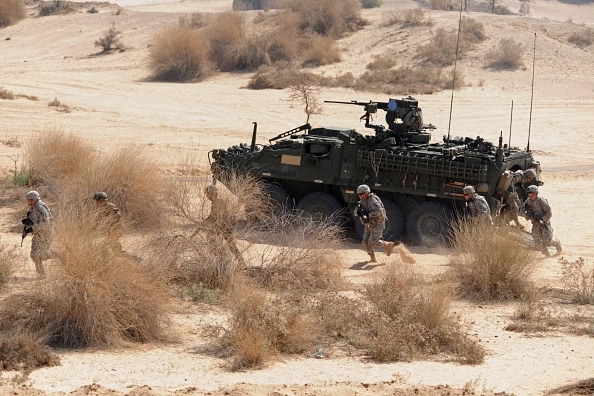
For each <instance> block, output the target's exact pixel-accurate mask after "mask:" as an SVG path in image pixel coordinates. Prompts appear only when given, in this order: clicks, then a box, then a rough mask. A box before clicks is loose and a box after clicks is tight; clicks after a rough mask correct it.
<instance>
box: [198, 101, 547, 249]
mask: <svg viewBox="0 0 594 396" xmlns="http://www.w3.org/2000/svg"><path fill="white" fill-rule="evenodd" d="M327 103H337V104H348V105H355V106H361V107H363V109H364V114H363V116H362V117H361V119H362V120H365V127H366V128H370V129H373V131H374V133H373V134H367V135H366V134H362V133H359V132H357V131H356V130H354V129H350V128H337V127H317V128H313V127H311V125H309V124H305V125H301V126H299V127H297V128H294V129H291V130H289V131H286V132H283V133H281V134H279V135H278V136H276V137H274V138H272V139H270V140H269V142H268V143H269V144H266V145H257V144H256V134H257V124H256V123H254V128H253V132H252V140H251V144H247V143H242V144H240V145H237V146H233V147H230V148H228V149H226V150H225V149H216V150H212V151H211V152H209V162H210V165H211V171H212V173H213V177H214V178H215V179H218V180H221V181H223V182H224V180H225V175H226V174H227V173H228V172H239V173H241V172H246V173H249V174H250V175H252V176H255V177H257V178H259V179H261V180H263V181H265V182H266V183H267V184H266V186H267V191H268V192H269V193H270V196H271V197H272V198H273V199H274V200H275V201H276V202H277V203H278V204H279V205H283V206H284V207H286V208H288V209H294V208H296V209H298V210H300V211H301V212H303V213H306V214H309V215H311V216H313V217H314V218H315V217H317V216H334V218H335V219H337V220H336V221H342V222H344V223H345V224H350V225H351V226H354V227H355V229H356V230H357V231H358V233H359V234H360V235H362V233H363V226H362V225H361V224H360V222H359V221H353V218H352V213H353V210H354V208H355V207H356V204H357V194H356V189H357V186H358V185H360V184H367V185H369V186H370V187H371V189H372V191H373V192H374V193H376V194H377V195H379V196H380V197H381V199H382V201H383V203H384V206H385V208H386V212H387V217H388V221H387V224H386V230H385V233H384V238H385V239H387V240H401V239H403V238H408V240H409V241H411V242H412V243H414V244H417V245H426V246H435V245H438V244H441V243H442V242H444V239H445V238H446V237H447V235H448V231H449V230H450V228H451V225H452V221H454V220H455V219H456V218H457V217H458V216H460V215H462V214H463V212H464V203H465V201H464V197H463V194H462V189H463V188H464V186H467V185H472V186H474V187H475V189H476V191H477V193H479V194H481V195H483V196H484V197H485V198H486V199H487V202H488V203H489V206H490V207H491V210H492V213H493V215H494V217H496V216H497V215H498V214H499V211H500V210H501V207H502V205H503V198H504V193H505V192H506V191H507V190H508V188H509V186H510V183H511V174H512V172H514V171H516V170H525V169H531V168H532V169H535V171H536V174H537V175H539V178H540V164H539V162H538V161H535V160H534V158H533V157H532V152H531V151H530V150H521V149H518V148H515V147H514V148H512V147H508V145H507V144H503V138H502V137H501V136H500V137H499V142H498V144H497V145H494V144H493V143H490V142H487V141H485V140H484V139H482V138H480V137H477V138H468V137H466V138H459V137H455V138H449V137H447V136H444V138H443V141H442V142H438V143H432V142H431V131H432V130H434V129H435V127H434V126H432V125H431V124H429V125H426V124H424V123H423V117H422V111H421V108H419V106H418V101H417V100H415V99H414V98H412V97H410V96H409V97H406V98H402V99H389V101H388V102H373V101H370V102H357V101H351V102H334V101H327ZM378 110H382V111H385V113H386V115H385V121H386V125H381V124H372V121H373V119H372V117H373V115H375V114H376V113H377V112H378ZM536 182H537V183H539V184H542V183H540V182H539V181H538V180H537V181H536Z"/></svg>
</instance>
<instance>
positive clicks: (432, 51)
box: [417, 28, 464, 67]
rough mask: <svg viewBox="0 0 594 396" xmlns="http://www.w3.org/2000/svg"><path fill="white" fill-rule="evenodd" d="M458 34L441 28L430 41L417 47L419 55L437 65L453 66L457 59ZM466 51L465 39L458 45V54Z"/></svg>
mask: <svg viewBox="0 0 594 396" xmlns="http://www.w3.org/2000/svg"><path fill="white" fill-rule="evenodd" d="M456 41H457V34H456V33H453V32H447V31H446V30H445V29H444V28H439V29H437V31H436V32H435V34H434V35H433V37H431V40H430V41H429V43H427V44H425V45H421V46H419V47H417V55H418V56H419V57H420V58H422V59H423V60H424V61H425V62H427V63H431V64H434V65H436V66H442V67H443V66H451V65H453V64H454V61H455V60H456ZM463 53H464V45H463V40H460V43H459V46H458V56H460V55H461V54H463Z"/></svg>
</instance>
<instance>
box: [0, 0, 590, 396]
mask: <svg viewBox="0 0 594 396" xmlns="http://www.w3.org/2000/svg"><path fill="white" fill-rule="evenodd" d="M97 4H98V5H97V8H98V10H99V11H100V12H99V13H98V14H89V13H86V9H87V8H88V7H81V9H80V10H79V11H78V12H76V13H73V14H68V15H56V16H48V17H44V18H38V17H35V14H36V13H35V11H34V10H31V15H30V16H29V17H28V18H26V19H25V20H23V21H21V22H19V23H18V24H16V25H14V26H9V27H6V28H3V29H0V70H1V73H0V86H3V87H5V88H6V89H8V90H10V91H12V92H13V93H15V94H22V95H34V96H37V97H38V99H39V100H38V101H32V100H28V99H26V98H17V99H15V100H0V120H1V122H0V140H1V141H2V143H4V144H2V145H0V171H1V172H2V174H3V175H6V176H7V175H9V173H10V170H11V169H13V168H14V166H15V161H17V162H18V161H21V160H22V158H23V152H22V148H23V146H24V145H25V144H26V142H27V141H28V140H29V139H30V138H33V137H34V136H37V135H40V134H44V133H47V132H48V131H52V130H61V131H63V132H66V133H74V134H79V135H80V136H82V137H84V138H85V139H86V140H88V141H89V142H92V144H93V145H94V146H95V147H96V148H97V150H101V151H109V150H112V149H114V148H116V147H119V146H122V145H134V146H136V147H140V148H142V150H143V151H145V152H146V153H147V154H148V156H149V157H151V158H155V159H156V160H157V161H158V162H159V164H160V166H161V168H162V169H163V171H164V172H167V173H169V174H175V168H176V164H179V163H180V162H184V161H187V160H192V161H194V162H196V163H198V164H200V165H203V166H207V165H208V159H207V152H208V151H209V150H211V149H213V148H227V147H228V146H230V145H233V144H238V143H241V142H246V143H247V142H249V141H250V139H251V130H252V122H254V121H256V122H258V131H259V135H258V140H259V142H261V143H265V142H266V141H267V139H269V138H271V137H273V136H275V135H277V134H278V133H280V132H283V131H285V130H288V129H291V128H293V127H295V126H297V125H300V124H302V123H304V121H305V115H304V114H303V112H302V109H299V108H290V107H289V105H288V103H287V102H286V99H287V96H288V94H287V92H286V91H276V90H263V91H253V90H248V89H245V86H246V85H247V82H248V80H249V77H250V75H248V74H225V73H220V74H217V75H215V76H213V77H211V78H209V79H208V80H206V81H203V82H200V83H191V84H177V83H155V82H149V81H147V76H148V74H149V73H148V69H147V55H148V51H149V46H150V43H151V39H152V37H153V36H154V34H155V33H157V32H160V31H162V30H163V29H164V28H166V27H168V26H170V25H172V24H174V23H176V21H177V19H178V18H179V17H180V16H182V15H185V14H190V13H193V12H222V11H227V10H230V8H231V1H230V0H204V1H203V0H193V1H192V0H182V1H171V2H164V1H160V0H122V1H120V2H118V6H119V7H121V12H116V9H117V7H118V6H116V5H115V4H109V3H97ZM504 4H505V5H507V6H508V7H509V8H510V10H512V11H513V12H516V13H517V12H518V10H519V7H520V3H519V2H517V1H511V0H510V1H504ZM417 6H418V4H417V3H416V2H414V1H409V0H403V1H398V0H386V1H385V4H384V5H383V6H382V7H381V8H380V9H374V10H365V11H364V13H363V15H364V17H365V18H367V19H368V20H369V21H370V22H371V23H370V25H368V26H367V27H366V28H365V29H363V30H362V31H359V32H356V33H355V34H352V35H349V36H347V37H345V38H343V39H342V40H341V41H340V42H339V45H340V48H341V51H342V58H343V61H342V62H340V63H338V64H334V65H330V66H326V67H323V68H320V69H318V70H316V72H319V73H325V74H327V75H334V74H340V73H344V72H346V71H352V72H353V73H354V74H359V73H362V72H363V71H364V69H365V65H366V64H367V63H368V62H369V61H370V59H371V58H372V56H373V55H374V54H380V53H384V52H385V51H387V50H388V49H389V50H390V51H393V53H394V56H397V57H402V59H403V63H406V62H407V61H409V60H410V59H411V57H412V56H413V55H414V48H415V46H416V45H418V44H420V43H423V42H425V41H426V40H428V38H429V37H430V35H431V34H432V32H433V31H434V30H435V29H436V28H437V27H439V26H443V27H446V28H447V29H455V28H456V27H457V23H458V13H456V12H444V11H428V15H429V16H430V17H431V18H432V19H433V20H434V21H435V23H436V24H435V26H433V27H431V28H427V32H426V35H425V36H415V37H410V38H408V39H407V40H402V39H401V37H399V36H398V37H397V36H396V34H395V33H394V32H391V31H390V29H389V28H385V27H382V26H381V23H380V22H381V21H382V18H383V17H385V15H386V14H387V13H388V12H397V10H399V9H406V8H414V7H417ZM464 15H465V16H469V17H472V18H475V19H477V20H478V21H481V22H482V23H483V24H484V25H485V30H486V34H487V36H488V43H487V44H484V45H482V46H481V47H480V49H477V50H476V51H474V52H473V53H472V54H470V55H469V56H468V57H467V58H465V59H463V60H461V61H460V64H459V67H460V72H461V73H462V74H463V75H464V79H465V81H466V82H467V83H468V84H469V85H470V86H468V87H465V88H463V89H461V90H458V91H455V92H454V94H453V106H452V109H451V114H452V115H451V134H452V135H460V136H471V137H476V136H479V135H480V136H481V137H484V138H486V139H487V140H490V141H493V142H496V141H497V138H498V137H499V134H500V133H501V132H502V133H503V136H504V139H505V140H506V141H507V139H508V137H509V130H510V106H511V103H512V101H513V103H514V113H513V127H512V134H511V138H510V140H511V142H512V144H513V145H517V146H520V147H526V145H527V142H528V133H529V132H530V149H531V150H533V152H534V155H535V157H536V158H537V159H538V160H539V161H540V162H541V164H542V169H543V181H544V183H545V184H544V186H543V187H542V188H541V195H542V196H544V197H545V198H547V199H548V200H549V202H550V204H551V206H552V210H553V219H552V224H553V227H554V230H555V235H556V237H557V238H559V239H560V240H561V242H562V243H563V247H564V253H563V257H565V258H567V259H568V260H575V259H577V258H578V257H585V258H586V259H587V260H591V259H592V257H594V244H593V243H592V241H593V240H594V228H593V227H591V222H592V219H593V216H594V215H593V213H594V203H593V201H592V200H591V199H590V198H589V197H590V196H591V195H592V194H593V193H594V159H593V158H594V127H593V125H594V55H593V51H594V48H593V46H590V47H588V48H585V49H579V48H576V47H575V46H572V45H570V44H568V43H567V37H568V35H569V34H570V33H571V32H573V31H578V30H580V29H584V28H585V27H590V28H594V4H593V3H591V2H584V3H575V2H562V1H555V0H538V1H533V2H531V5H530V14H529V15H527V16H519V15H513V16H500V15H491V14H488V13H478V12H469V13H465V14H464ZM112 23H115V24H116V27H117V28H118V30H121V31H122V41H123V43H124V45H125V46H126V48H127V49H126V51H124V52H119V53H113V54H109V55H102V56H98V55H97V53H98V51H99V49H98V48H97V47H95V46H94V45H93V43H94V41H95V40H96V39H97V38H99V37H100V36H102V34H103V32H104V31H106V30H107V29H108V28H109V26H110V25H111V24H112ZM535 34H536V39H535ZM507 37H513V38H514V39H515V40H517V41H518V42H521V43H522V44H523V45H524V47H525V49H526V51H525V56H524V62H525V68H523V69H521V70H517V71H513V72H510V71H493V70H490V69H485V68H483V67H482V65H483V63H484V62H483V58H484V55H485V53H486V51H487V50H488V48H490V47H491V46H494V45H496V43H497V42H498V41H499V39H501V38H507ZM534 45H535V47H536V54H535V56H534V58H533V52H532V48H533V46H534ZM533 59H534V66H535V67H534V69H533V67H532V66H533ZM533 70H534V72H535V73H534V75H535V78H534V85H533V84H532V81H533V80H532V75H533ZM532 87H533V88H534V90H533V93H532ZM406 95H408V93H407V92H402V93H401V96H406ZM416 98H417V99H418V100H419V105H420V107H422V109H423V113H424V120H425V122H431V123H433V124H434V125H436V126H437V128H438V129H437V130H436V131H434V133H433V138H434V140H440V139H441V136H442V135H444V134H447V132H448V125H449V124H450V101H451V99H452V93H451V92H441V93H437V94H433V95H417V96H416ZM54 99H58V100H59V101H60V102H61V103H63V104H65V105H67V106H69V107H70V108H71V110H72V111H71V112H69V113H61V112H57V111H56V110H55V109H53V108H51V107H48V106H47V104H48V103H49V102H50V101H52V100H54ZM321 99H324V100H343V101H348V100H359V101H367V100H370V99H373V100H379V101H385V100H387V95H385V94H382V93H376V92H355V91H353V90H350V89H340V88H333V89H325V90H323V91H322V93H321ZM531 100H532V106H531ZM530 112H532V117H531V118H530ZM360 116H361V114H360V109H359V108H356V107H354V106H353V107H349V106H344V107H338V108H335V107H330V106H325V111H324V113H323V114H321V115H318V116H315V118H314V119H313V120H312V123H313V124H314V125H336V126H352V127H355V128H357V129H358V130H359V131H360V132H364V131H365V130H364V128H363V125H361V124H359V123H358V119H359V117H360ZM7 142H12V143H11V144H7ZM15 142H16V143H18V144H13V143H15ZM23 208H25V202H24V201H23ZM0 210H1V212H0V219H2V229H1V230H0V232H1V235H0V237H1V241H2V243H4V244H9V245H18V244H19V243H20V235H19V234H17V233H14V232H13V231H12V230H13V229H14V225H13V224H11V223H10V222H9V219H11V218H12V217H10V215H11V213H12V212H11V211H12V210H13V209H9V208H6V207H0ZM23 210H24V209H23ZM28 243H30V241H29V242H28ZM410 250H411V252H412V253H413V255H414V257H415V259H416V262H417V263H416V266H417V269H418V271H420V272H422V273H426V274H431V275H433V274H438V273H441V272H443V271H445V269H446V268H447V263H448V258H449V254H450V253H451V252H449V251H447V250H446V249H441V250H429V249H426V248H420V247H410ZM28 251H29V245H28V244H27V242H26V243H25V245H24V247H23V249H22V252H23V257H27V255H28ZM342 254H343V257H344V263H345V268H344V276H345V277H346V278H348V279H349V280H352V281H353V282H365V281H366V279H369V277H370V276H371V274H372V273H373V272H377V271H381V266H380V267H376V268H373V269H370V270H368V271H365V270H360V269H357V268H359V267H357V266H355V264H356V263H359V262H362V261H364V260H365V259H366V254H365V253H364V252H363V250H362V249H361V248H360V246H359V244H358V243H357V241H352V242H351V243H348V244H347V247H346V248H345V249H344V250H343V251H342ZM558 259H559V258H558V257H551V258H548V259H542V260H541V261H540V262H539V265H538V270H537V271H536V273H535V275H534V279H533V281H534V282H535V283H536V284H537V285H539V286H541V287H544V286H546V287H549V288H551V289H554V288H559V287H562V284H561V278H560V266H559V263H558ZM382 260H383V261H384V262H385V260H387V258H386V257H385V256H383V257H382ZM589 262H590V263H591V261H589ZM21 272H22V274H23V277H24V278H31V279H33V278H34V277H35V273H34V267H33V263H32V262H30V261H27V262H26V264H25V267H24V268H22V270H21ZM547 304H549V305H548V306H549V308H550V309H552V310H554V311H555V312H562V313H563V314H564V315H572V314H580V315H583V316H585V317H589V318H590V320H591V321H594V319H593V318H594V307H592V306H591V305H590V306H588V305H586V306H575V305H568V304H559V303H558V302H555V300H554V299H548V300H547ZM516 307H517V306H516V304H514V303H485V304H476V303H469V302H465V301H456V302H455V303H454V309H455V311H456V313H457V314H459V315H460V316H461V318H462V320H463V322H464V325H465V328H466V329H467V331H468V333H469V334H471V335H473V336H474V337H476V338H477V339H479V340H481V343H482V344H483V345H484V346H485V347H486V349H487V350H488V356H487V358H486V360H485V362H484V363H483V364H480V365H477V366H464V365H459V364H455V363H451V362H447V361H440V360H439V359H435V360H434V361H413V362H399V363H391V364H375V363H372V362H369V361H366V360H365V359H362V358H361V357H360V356H343V355H339V354H335V355H334V356H333V355H332V352H333V351H332V350H329V351H327V352H328V353H327V355H328V357H327V358H325V359H314V358H312V357H311V356H309V355H303V356H290V357H284V358H282V359H281V360H279V361H276V362H273V363H271V364H269V365H268V366H267V367H265V368H263V369H260V370H251V371H246V372H229V371H228V370H227V369H226V365H225V359H223V358H220V357H217V356H213V355H212V354H209V353H208V352H207V351H206V345H207V342H208V341H207V340H206V339H204V338H203V337H202V336H201V335H200V332H199V328H200V326H201V325H202V324H205V323H212V322H213V321H218V320H221V313H220V312H217V311H216V309H215V310H213V309H212V308H211V307H207V306H202V305H187V304H181V303H180V304H179V306H178V307H177V310H176V312H175V314H174V315H173V319H174V328H173V329H172V333H174V334H175V335H176V337H175V341H174V342H172V343H170V344H167V345H152V344H151V345H141V346H132V347H129V348H126V349H122V350H109V351H105V350H59V351H57V353H58V354H59V355H60V359H61V364H60V365H59V366H56V367H49V368H43V369H39V370H35V371H33V372H32V373H31V374H30V375H29V376H28V378H27V379H26V381H25V383H24V384H23V385H21V386H12V385H14V383H13V382H11V378H13V377H14V376H15V374H16V373H10V372H8V373H7V372H3V373H1V377H0V385H1V386H0V393H1V394H14V395H41V394H46V395H58V394H59V395H64V394H73V395H74V394H76V395H80V394H95V395H102V394H106V395H107V394H110V395H121V394H130V395H132V394H133V395H168V394H173V393H176V394H194V395H198V394H211V395H218V394H221V395H222V394H232V395H248V394H250V395H252V394H254V395H265V394H275V395H284V394H289V395H306V394H307V395H330V394H333V395H334V394H336V395H388V394H390V395H392V394H411V395H412V394H423V395H438V394H439V395H441V394H444V395H445V394H451V395H457V394H463V393H464V392H465V391H464V390H463V389H464V388H466V389H467V390H471V391H474V392H476V393H479V394H483V393H484V394H492V393H494V392H506V393H511V394H516V395H527V396H528V395H543V394H545V393H547V392H548V391H550V390H551V389H555V388H557V387H560V386H564V385H568V384H572V383H575V382H577V381H581V380H586V379H590V378H593V377H594V340H593V339H592V337H591V336H587V335H581V336H578V335H573V334H570V333H569V332H567V331H562V330H559V331H555V330H553V331H550V332H546V333H542V334H540V333H539V334H523V333H515V332H509V331H505V330H504V327H505V326H506V325H507V324H509V323H511V322H512V315H513V313H514V311H515V309H516ZM593 325H594V324H591V325H590V326H593ZM313 352H314V351H312V353H313ZM92 384H94V385H92Z"/></svg>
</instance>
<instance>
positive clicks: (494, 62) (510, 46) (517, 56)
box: [486, 38, 524, 70]
mask: <svg viewBox="0 0 594 396" xmlns="http://www.w3.org/2000/svg"><path fill="white" fill-rule="evenodd" d="M523 52H524V49H523V47H522V45H521V44H520V43H517V42H516V41H515V40H514V39H513V38H507V39H501V40H500V41H499V44H498V45H497V48H493V49H492V50H491V51H489V52H488V53H487V55H486V61H487V65H488V66H489V67H492V68H494V69H503V70H516V69H518V68H520V67H523V66H524V62H522V53H523Z"/></svg>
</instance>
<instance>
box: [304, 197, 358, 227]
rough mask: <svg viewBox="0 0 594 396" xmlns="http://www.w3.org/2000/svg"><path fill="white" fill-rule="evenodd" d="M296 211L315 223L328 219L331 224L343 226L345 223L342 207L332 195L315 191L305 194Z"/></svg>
mask: <svg viewBox="0 0 594 396" xmlns="http://www.w3.org/2000/svg"><path fill="white" fill-rule="evenodd" d="M297 209H298V210H299V211H300V212H301V213H302V214H304V215H305V216H303V217H306V218H308V219H311V220H313V221H315V222H318V221H323V220H324V219H328V218H330V219H331V220H330V221H331V223H332V224H334V225H337V226H343V225H344V224H345V223H346V220H347V219H346V217H345V215H344V207H343V205H342V204H341V203H340V201H339V200H338V199H336V197H334V195H332V194H329V193H325V192H321V191H316V192H312V193H310V194H307V195H306V196H305V197H303V198H302V199H301V201H299V203H298V204H297Z"/></svg>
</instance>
